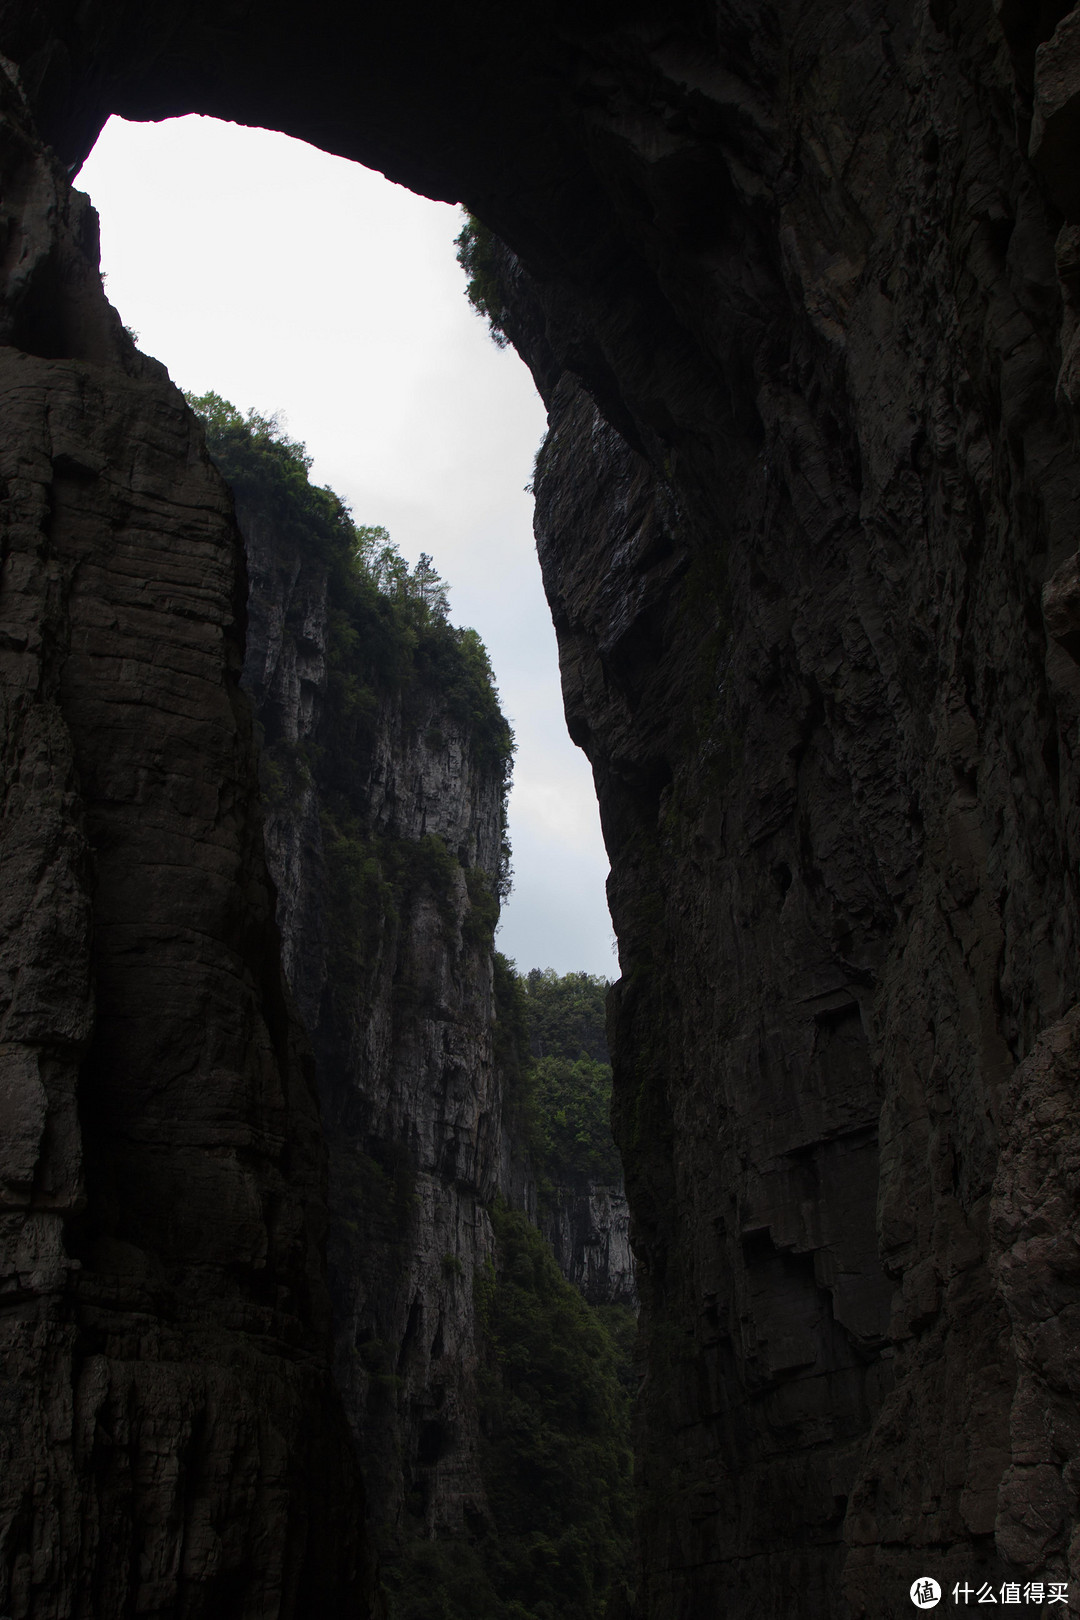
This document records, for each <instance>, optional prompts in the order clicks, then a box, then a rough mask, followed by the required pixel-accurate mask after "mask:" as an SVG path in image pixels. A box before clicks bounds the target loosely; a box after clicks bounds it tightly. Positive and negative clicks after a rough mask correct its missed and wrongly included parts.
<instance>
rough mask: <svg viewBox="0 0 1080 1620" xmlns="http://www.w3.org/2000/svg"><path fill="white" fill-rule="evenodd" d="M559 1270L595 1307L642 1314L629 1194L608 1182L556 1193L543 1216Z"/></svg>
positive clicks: (560, 1189)
mask: <svg viewBox="0 0 1080 1620" xmlns="http://www.w3.org/2000/svg"><path fill="white" fill-rule="evenodd" d="M538 1224H539V1227H540V1230H541V1231H542V1232H543V1234H544V1236H545V1237H546V1238H547V1240H548V1242H549V1243H550V1244H551V1249H552V1253H553V1254H554V1256H555V1258H556V1260H557V1261H558V1262H559V1270H560V1271H561V1272H562V1274H563V1276H564V1277H565V1278H566V1279H567V1281H568V1282H572V1283H573V1285H574V1287H575V1288H576V1289H577V1290H578V1292H579V1293H581V1294H582V1295H583V1296H584V1298H585V1299H586V1300H588V1302H589V1304H590V1305H626V1306H628V1307H629V1309H631V1310H636V1309H637V1303H638V1299H637V1284H636V1283H635V1281H634V1256H633V1252H632V1250H631V1247H630V1209H629V1206H628V1204H627V1201H626V1191H625V1189H624V1188H623V1187H621V1186H615V1187H610V1186H606V1185H605V1184H604V1183H603V1182H599V1181H588V1182H585V1183H584V1185H568V1186H560V1187H555V1188H553V1190H552V1193H551V1196H550V1199H549V1202H548V1205H547V1207H545V1208H543V1209H542V1210H541V1211H540V1213H539V1220H538Z"/></svg>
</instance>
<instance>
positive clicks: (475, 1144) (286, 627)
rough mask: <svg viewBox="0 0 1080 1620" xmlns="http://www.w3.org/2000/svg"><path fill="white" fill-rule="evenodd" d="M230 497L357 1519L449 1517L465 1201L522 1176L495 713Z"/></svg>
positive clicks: (469, 1350)
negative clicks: (504, 960) (324, 1224)
mask: <svg viewBox="0 0 1080 1620" xmlns="http://www.w3.org/2000/svg"><path fill="white" fill-rule="evenodd" d="M224 465H226V466H227V463H225V464H224ZM237 493H238V516H239V521H240V525H241V529H242V532H243V534H244V538H245V544H246V548H247V560H248V574H249V580H250V594H249V599H248V639H247V658H246V664H245V675H244V684H245V686H246V687H247V689H248V690H249V691H250V692H251V694H252V698H253V700H254V705H255V713H256V718H257V720H258V721H259V723H260V729H261V733H262V741H263V748H264V761H265V763H264V769H263V785H264V792H265V796H266V800H267V812H268V813H267V819H266V832H267V850H268V857H269V861H270V868H271V872H272V874H273V876H274V879H275V881H276V884H277V889H278V922H279V926H280V928H281V933H282V940H283V947H284V960H285V964H286V971H287V972H288V974H289V977H290V982H291V983H292V985H293V987H294V991H295V994H296V997H297V1001H298V1003H299V1005H300V1007H301V1010H302V1012H303V1014H304V1019H305V1023H306V1025H307V1028H308V1030H309V1031H310V1033H311V1036H312V1040H313V1044H314V1047H315V1052H316V1062H317V1069H318V1074H319V1080H320V1089H321V1096H322V1112H323V1121H324V1127H325V1130H326V1133H327V1139H328V1142H329V1144H330V1155H331V1157H330V1165H331V1172H330V1202H331V1208H332V1212H333V1213H332V1218H331V1229H330V1257H331V1280H332V1290H333V1294H334V1304H335V1317H336V1330H335V1343H336V1357H335V1359H336V1369H337V1373H338V1381H339V1385H340V1387H341V1389H342V1391H343V1394H344V1397H345V1404H346V1410H347V1412H348V1414H349V1419H350V1422H351V1424H352V1426H353V1430H354V1433H355V1435H356V1439H357V1444H358V1450H359V1453H360V1455H361V1456H362V1457H363V1458H364V1464H365V1471H366V1475H367V1479H368V1484H369V1494H370V1497H371V1501H372V1508H373V1513H374V1516H375V1518H376V1520H377V1522H378V1523H379V1524H380V1525H381V1526H382V1527H384V1528H387V1529H389V1530H391V1531H397V1532H400V1531H401V1529H402V1527H403V1524H404V1525H405V1526H408V1525H409V1524H410V1521H416V1522H415V1523H414V1524H413V1525H412V1528H413V1530H414V1531H415V1530H417V1529H426V1531H427V1532H428V1533H433V1532H435V1531H461V1530H463V1529H464V1528H465V1527H466V1526H467V1524H468V1523H469V1522H470V1521H472V1522H473V1523H477V1524H478V1523H481V1522H483V1520H484V1519H485V1517H486V1515H487V1505H486V1501H485V1496H484V1489H483V1485H482V1482H481V1480H480V1477H479V1473H478V1464H477V1446H478V1441H479V1434H478V1411H477V1407H478V1401H477V1395H476V1391H475V1388H474V1380H475V1368H476V1358H477V1350H476V1339H477V1329H476V1324H475V1320H474V1280H475V1277H476V1274H477V1271H478V1270H480V1269H482V1268H483V1266H484V1264H485V1262H486V1261H488V1260H489V1259H490V1257H491V1255H492V1250H493V1240H492V1232H491V1224H490V1220H489V1218H488V1215H487V1211H486V1208H485V1206H486V1205H487V1204H489V1203H490V1201H491V1199H492V1198H493V1197H494V1195H495V1193H496V1191H497V1190H498V1191H501V1192H503V1193H504V1194H512V1192H513V1190H514V1183H515V1175H516V1180H517V1183H518V1188H517V1190H518V1192H519V1195H523V1194H524V1193H525V1187H524V1170H523V1169H522V1170H517V1169H516V1166H515V1167H513V1168H512V1160H513V1151H512V1146H511V1143H510V1139H509V1135H508V1132H507V1130H506V1128H505V1125H506V1121H505V1119H504V1115H507V1114H508V1109H507V1108H504V1098H503V1085H502V1079H501V1076H500V1074H499V1072H498V1069H497V1066H496V1063H495V1052H494V1039H493V1037H494V1023H495V1015H496V1008H495V1001H494V987H493V982H492V944H491V936H492V929H493V926H494V922H495V919H496V917H497V910H498V908H497V901H496V894H497V890H498V885H499V873H500V869H501V865H502V862H503V845H504V838H505V827H504V796H505V783H506V773H507V769H508V765H509V759H510V735H509V730H508V728H507V726H506V724H505V721H503V720H502V718H501V716H500V715H499V714H498V710H497V708H495V707H494V702H495V700H494V697H493V696H492V695H490V685H488V687H487V707H486V708H485V707H484V702H483V700H484V697H485V692H484V690H482V689H481V687H482V683H484V682H488V683H489V682H490V676H489V675H487V673H486V669H478V670H477V671H476V672H475V675H476V680H477V682H478V683H480V684H479V685H478V688H477V692H476V693H470V694H469V697H470V698H472V699H473V702H474V703H475V704H476V706H477V717H476V718H475V719H474V718H473V717H472V715H470V713H469V710H468V705H467V704H466V705H465V706H463V705H462V703H461V701H460V698H459V701H457V702H455V694H454V690H453V683H454V681H455V680H456V681H457V682H458V683H459V684H460V681H461V678H462V675H463V668H462V662H463V659H464V658H465V657H467V653H464V652H463V650H462V647H461V646H460V645H459V644H458V641H457V639H456V633H455V632H454V631H453V630H452V628H451V627H450V626H449V625H448V624H446V623H444V622H443V621H442V620H441V619H439V618H438V617H437V616H435V617H430V616H426V615H425V613H424V611H423V610H422V609H420V610H419V611H418V613H417V615H416V619H415V623H414V624H411V634H410V633H409V631H408V630H406V631H405V633H404V634H401V633H400V632H398V634H397V637H396V639H395V629H396V626H395V623H394V621H392V620H391V618H390V617H389V610H390V609H391V603H390V601H389V600H388V599H387V598H385V597H383V598H381V599H379V598H376V599H375V600H374V601H371V600H368V601H367V602H365V603H363V604H354V605H353V607H352V610H351V612H350V610H349V608H348V606H347V605H344V604H343V603H342V601H341V600H340V591H339V593H338V599H337V600H335V599H334V598H333V594H332V591H331V585H332V583H333V580H332V574H333V567H332V562H331V560H330V559H329V558H327V557H326V556H320V555H319V554H318V552H317V551H314V550H313V542H312V538H311V536H305V535H304V534H303V533H302V531H301V532H299V533H298V531H297V526H296V525H295V524H292V525H290V524H289V523H288V522H287V521H283V520H282V514H280V513H277V512H275V511H274V509H273V507H272V505H271V504H270V502H269V500H268V498H267V494H266V492H265V490H263V489H261V488H259V487H258V486H256V487H255V488H254V489H252V490H250V491H247V492H245V490H244V487H243V485H240V486H239V487H238V491H237ZM305 539H306V541H307V544H306V546H305V544H304V541H305ZM412 606H414V607H418V608H419V604H417V603H413V604H412ZM343 608H344V610H343ZM402 628H403V629H404V626H402ZM380 632H381V633H380ZM440 659H441V661H440ZM464 673H465V674H466V677H467V676H468V671H465V672H464ZM489 711H490V712H489ZM485 728H486V729H485ZM485 743H486V744H487V746H486V747H485Z"/></svg>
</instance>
